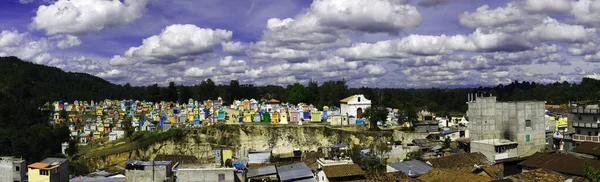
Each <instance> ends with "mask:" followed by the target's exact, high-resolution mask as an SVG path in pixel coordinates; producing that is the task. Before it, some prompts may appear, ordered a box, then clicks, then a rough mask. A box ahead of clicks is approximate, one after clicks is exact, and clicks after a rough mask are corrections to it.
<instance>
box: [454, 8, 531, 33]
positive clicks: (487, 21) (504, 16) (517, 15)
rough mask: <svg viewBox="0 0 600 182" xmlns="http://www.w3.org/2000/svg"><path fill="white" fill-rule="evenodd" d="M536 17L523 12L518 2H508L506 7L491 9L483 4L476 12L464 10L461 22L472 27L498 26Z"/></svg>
mask: <svg viewBox="0 0 600 182" xmlns="http://www.w3.org/2000/svg"><path fill="white" fill-rule="evenodd" d="M529 18H535V17H532V16H529V15H528V14H527V13H525V12H523V11H522V10H521V9H520V8H519V5H518V4H517V3H514V2H511V3H508V5H507V6H506V7H499V8H495V9H490V7H489V6H488V5H483V6H481V7H479V8H477V9H476V10H475V12H472V13H469V12H464V13H463V14H461V15H460V16H459V20H460V23H461V24H463V25H465V26H467V27H471V28H476V27H498V26H505V25H508V24H512V23H522V22H524V21H525V19H529Z"/></svg>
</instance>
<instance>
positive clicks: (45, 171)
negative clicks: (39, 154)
mask: <svg viewBox="0 0 600 182" xmlns="http://www.w3.org/2000/svg"><path fill="white" fill-rule="evenodd" d="M27 167H28V169H27V174H28V181H32V182H33V181H36V182H38V181H40V182H42V181H48V182H50V181H68V180H69V161H68V160H67V159H64V158H46V159H44V160H42V161H40V162H36V163H33V164H30V165H28V166H27Z"/></svg>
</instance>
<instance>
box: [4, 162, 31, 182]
mask: <svg viewBox="0 0 600 182" xmlns="http://www.w3.org/2000/svg"><path fill="white" fill-rule="evenodd" d="M26 172H27V163H26V162H25V160H23V159H21V158H15V157H0V181H19V182H20V181H26V180H27V176H25V174H26Z"/></svg>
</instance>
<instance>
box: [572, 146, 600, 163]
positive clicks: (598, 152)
mask: <svg viewBox="0 0 600 182" xmlns="http://www.w3.org/2000/svg"><path fill="white" fill-rule="evenodd" d="M573 151H574V152H577V153H582V154H588V155H593V156H594V157H596V159H600V143H595V142H582V143H580V144H579V145H578V146H577V147H575V148H574V149H573Z"/></svg>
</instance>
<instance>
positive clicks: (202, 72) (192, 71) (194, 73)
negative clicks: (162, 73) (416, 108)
mask: <svg viewBox="0 0 600 182" xmlns="http://www.w3.org/2000/svg"><path fill="white" fill-rule="evenodd" d="M214 69H215V67H208V68H205V69H202V68H198V67H193V68H189V69H187V70H185V72H184V73H183V75H184V76H189V77H202V76H207V75H208V74H209V73H211V72H212V71H213V70H214Z"/></svg>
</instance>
